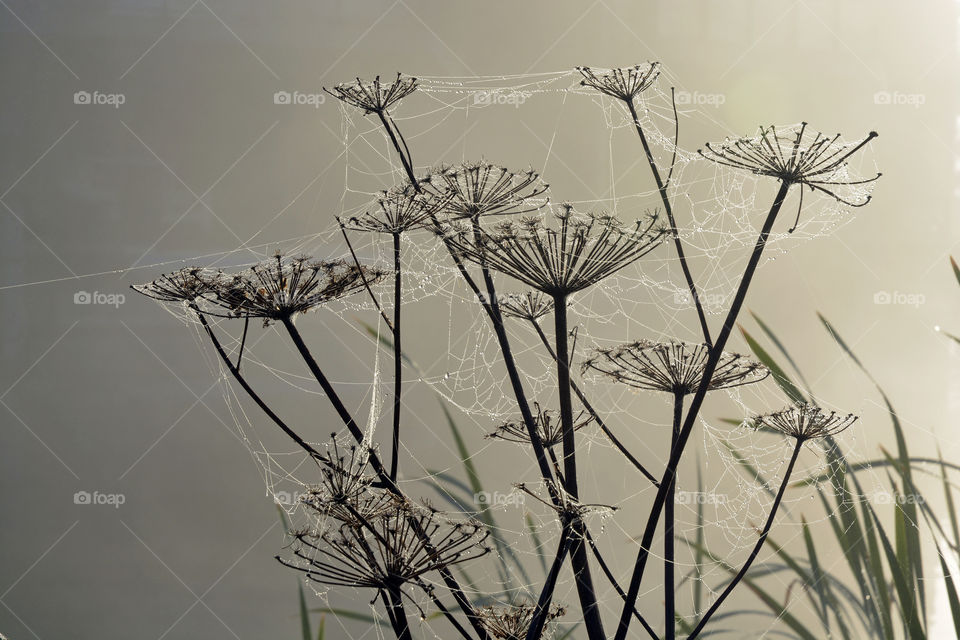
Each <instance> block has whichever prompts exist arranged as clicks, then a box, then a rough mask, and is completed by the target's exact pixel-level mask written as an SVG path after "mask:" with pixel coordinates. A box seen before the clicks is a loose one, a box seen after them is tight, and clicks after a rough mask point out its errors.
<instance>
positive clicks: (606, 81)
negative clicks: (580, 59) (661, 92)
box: [577, 62, 660, 103]
mask: <svg viewBox="0 0 960 640" xmlns="http://www.w3.org/2000/svg"><path fill="white" fill-rule="evenodd" d="M577 71H579V72H580V74H581V75H582V76H583V80H581V81H580V85H581V86H583V87H590V88H592V89H596V90H597V91H599V92H600V93H602V94H605V95H608V96H610V97H611V98H617V99H618V100H623V101H624V102H631V103H632V102H633V100H634V98H636V97H637V96H639V95H640V94H641V93H643V92H644V91H646V90H647V89H649V88H650V87H651V86H653V83H654V82H656V81H657V78H658V77H659V76H660V63H659V62H647V63H644V64H637V65H634V66H632V67H622V68H619V69H594V68H592V67H577Z"/></svg>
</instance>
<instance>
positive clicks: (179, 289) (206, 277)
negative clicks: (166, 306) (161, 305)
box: [131, 267, 217, 304]
mask: <svg viewBox="0 0 960 640" xmlns="http://www.w3.org/2000/svg"><path fill="white" fill-rule="evenodd" d="M216 276H217V272H215V271H211V270H209V269H204V268H202V267H185V268H183V269H180V270H178V271H174V272H173V273H167V274H164V275H162V276H160V277H159V278H157V279H156V280H154V281H153V282H148V283H146V284H135V285H132V287H131V288H132V289H133V290H134V291H136V292H137V293H142V294H143V295H145V296H147V297H149V298H153V299H154V300H159V301H160V302H168V303H186V304H191V303H194V302H195V301H196V300H197V298H200V297H202V296H204V295H206V294H208V293H210V292H211V289H212V287H213V284H212V283H213V282H214V281H215V280H216Z"/></svg>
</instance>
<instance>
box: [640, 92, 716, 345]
mask: <svg viewBox="0 0 960 640" xmlns="http://www.w3.org/2000/svg"><path fill="white" fill-rule="evenodd" d="M625 102H626V103H627V107H628V108H629V109H630V117H631V118H633V124H634V126H636V129H637V134H638V135H639V136H640V143H641V144H642V145H643V151H644V153H645V154H646V156H647V163H648V164H649V165H650V171H651V172H652V173H653V179H654V181H655V182H656V183H657V192H658V193H659V194H660V200H661V201H662V202H663V209H664V211H665V212H666V214H667V220H668V221H669V222H670V231H671V233H672V235H673V244H674V246H676V248H677V257H678V258H679V260H680V269H681V270H682V271H683V277H684V278H685V279H686V281H687V288H688V289H690V296H691V297H692V298H693V304H694V305H695V306H696V309H697V316H698V317H699V318H700V328H701V329H702V331H703V339H704V340H705V341H706V342H707V345H712V342H711V340H710V328H709V327H708V326H707V317H706V315H705V314H704V313H703V305H702V304H701V303H700V296H699V295H698V294H697V285H695V284H694V282H693V276H692V275H691V274H690V267H689V265H687V258H686V256H685V255H684V253H683V243H682V242H680V232H679V231H677V222H676V220H675V219H674V217H673V207H672V206H671V205H670V196H669V194H668V193H667V186H666V185H665V184H664V183H663V181H662V180H661V179H660V171H659V169H657V163H656V160H654V157H653V152H652V151H651V150H650V144H649V143H648V142H647V136H646V135H645V134H644V133H643V127H641V126H640V118H639V117H638V116H637V110H636V108H635V107H634V106H633V100H626V101H625ZM678 126H679V125H678Z"/></svg>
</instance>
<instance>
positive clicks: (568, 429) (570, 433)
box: [553, 295, 606, 640]
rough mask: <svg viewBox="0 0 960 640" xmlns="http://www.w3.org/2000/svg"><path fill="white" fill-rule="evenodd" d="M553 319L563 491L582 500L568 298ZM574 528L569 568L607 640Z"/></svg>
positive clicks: (586, 617) (591, 631) (597, 639)
mask: <svg viewBox="0 0 960 640" xmlns="http://www.w3.org/2000/svg"><path fill="white" fill-rule="evenodd" d="M553 317H554V320H555V333H556V335H555V336H554V339H555V340H556V343H557V346H556V354H557V385H558V388H557V392H558V395H559V397H560V427H561V432H562V434H563V482H564V490H565V491H566V492H567V493H568V494H569V495H570V497H571V498H573V499H574V500H579V498H580V492H579V487H578V483H577V443H576V432H575V431H574V429H573V402H572V400H571V397H570V347H569V346H568V344H567V338H568V330H567V297H566V296H565V295H557V296H555V297H554V306H553ZM571 526H572V527H573V531H574V533H575V534H576V536H577V537H576V539H575V540H574V541H573V548H572V549H571V550H570V564H571V566H572V567H573V571H574V577H575V578H576V583H577V595H578V596H579V597H580V607H581V609H583V621H584V624H585V626H586V627H587V635H588V637H589V638H591V640H605V638H606V636H605V634H604V633H603V621H602V620H601V619H600V608H599V605H598V604H597V594H596V590H595V589H594V588H593V578H592V577H591V575H590V564H589V559H588V557H587V550H586V547H585V546H584V541H583V539H584V532H585V530H586V527H585V526H584V524H583V521H582V520H580V519H577V520H576V521H575V522H573V523H571Z"/></svg>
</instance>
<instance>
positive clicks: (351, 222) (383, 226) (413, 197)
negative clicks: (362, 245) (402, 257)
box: [343, 184, 450, 234]
mask: <svg viewBox="0 0 960 640" xmlns="http://www.w3.org/2000/svg"><path fill="white" fill-rule="evenodd" d="M449 199H450V195H449V194H448V193H443V192H439V193H429V194H427V193H418V192H417V191H416V189H414V188H413V186H412V185H409V184H407V185H402V186H398V187H394V188H392V189H389V190H387V191H382V192H380V195H379V196H378V197H377V208H376V209H374V210H373V211H369V212H366V213H362V214H360V215H359V216H355V217H352V218H348V219H346V220H344V221H343V224H344V225H345V226H346V227H348V228H352V229H357V230H360V231H373V232H377V233H390V234H399V233H404V232H406V231H410V230H411V229H414V228H416V227H418V226H421V225H424V224H426V223H427V222H429V221H431V220H433V219H434V218H435V217H436V216H437V215H439V214H440V213H441V212H442V211H443V210H444V207H445V206H446V203H447V201H448V200H449Z"/></svg>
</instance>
